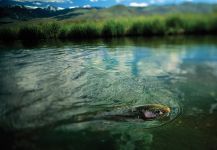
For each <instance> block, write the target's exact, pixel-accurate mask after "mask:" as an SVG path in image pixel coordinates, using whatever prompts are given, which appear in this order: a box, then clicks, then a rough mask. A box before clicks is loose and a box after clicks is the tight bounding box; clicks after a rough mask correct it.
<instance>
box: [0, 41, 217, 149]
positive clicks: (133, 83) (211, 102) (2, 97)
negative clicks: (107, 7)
mask: <svg viewBox="0 0 217 150" xmlns="http://www.w3.org/2000/svg"><path fill="white" fill-rule="evenodd" d="M0 49H1V50H0V124H1V125H0V140H1V142H2V144H3V145H4V146H6V147H8V149H22V150H23V149H28V150H29V149H34V150H37V149H40V150H45V149H46V150H47V149H51V150H59V149H73V150H74V149H76V150H83V149H100V150H101V149H109V150H112V149H115V150H116V149H120V150H134V149H135V150H136V149H140V150H141V149H142V150H143V149H144V150H146V149H147V150H155V149H162V150H168V149H180V150H183V149H185V150H188V149H189V150H190V149H197V150H205V149H209V150H214V149H217V129H216V126H217V117H216V116H217V38H216V37H162V38H154V37H153V38H120V39H110V40H108V39H103V40H101V39H98V40H89V41H82V42H81V41H64V42H63V41H49V42H48V41H40V42H30V41H23V42H21V41H18V42H14V43H1V45H0ZM156 103H157V104H164V105H167V106H168V107H170V108H171V113H170V115H169V116H168V117H167V118H165V119H161V120H151V121H143V120H138V119H131V120H128V121H117V120H108V119H104V118H103V116H106V115H107V114H111V113H112V114H114V112H119V113H121V112H124V110H126V109H130V108H133V107H136V106H141V105H145V104H156ZM96 116H98V118H96ZM99 116H101V117H99Z"/></svg>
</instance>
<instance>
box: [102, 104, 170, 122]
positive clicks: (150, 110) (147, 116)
mask: <svg viewBox="0 0 217 150" xmlns="http://www.w3.org/2000/svg"><path fill="white" fill-rule="evenodd" d="M170 112H171V109H170V107H168V106H166V105H163V104H145V105H142V106H136V107H133V108H131V109H126V110H123V111H122V112H121V113H117V114H115V113H114V112H113V113H112V114H107V115H105V116H104V117H103V118H104V119H106V120H115V121H128V120H131V119H140V120H143V121H147V120H154V119H160V118H163V117H166V116H169V114H170Z"/></svg>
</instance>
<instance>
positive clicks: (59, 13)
mask: <svg viewBox="0 0 217 150" xmlns="http://www.w3.org/2000/svg"><path fill="white" fill-rule="evenodd" d="M213 11H215V12H217V4H203V3H198V4H195V3H182V4H179V5H163V6H156V5H152V6H148V7H127V6H124V5H116V6H113V7H110V8H99V7H92V8H73V9H63V10H62V9H61V10H60V9H58V7H56V6H52V5H47V6H46V7H44V8H34V9H33V8H31V7H27V6H24V5H0V23H1V24H5V23H10V22H15V21H26V20H31V19H36V18H49V19H54V20H88V19H90V20H93V19H94V20H97V19H106V18H114V17H134V16H144V15H152V14H168V13H171V14H173V13H207V14H208V13H211V12H213Z"/></svg>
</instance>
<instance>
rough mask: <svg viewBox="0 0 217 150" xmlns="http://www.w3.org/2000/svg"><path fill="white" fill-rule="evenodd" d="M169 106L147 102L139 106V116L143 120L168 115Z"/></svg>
mask: <svg viewBox="0 0 217 150" xmlns="http://www.w3.org/2000/svg"><path fill="white" fill-rule="evenodd" d="M170 111H171V110H170V108H169V107H168V106H165V105H161V104H149V105H145V106H143V107H140V110H139V112H140V117H141V118H143V119H144V120H148V119H156V118H161V117H163V116H168V115H169V113H170Z"/></svg>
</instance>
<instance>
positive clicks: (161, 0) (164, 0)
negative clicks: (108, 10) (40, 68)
mask: <svg viewBox="0 0 217 150" xmlns="http://www.w3.org/2000/svg"><path fill="white" fill-rule="evenodd" d="M1 1H16V2H19V3H24V2H31V3H34V5H36V6H38V7H40V5H42V3H53V4H55V5H59V6H62V7H110V6H113V5H118V4H123V5H126V6H134V7H146V6H149V5H161V4H178V3H182V2H195V3H198V2H205V3H217V0H0V2H1Z"/></svg>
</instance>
